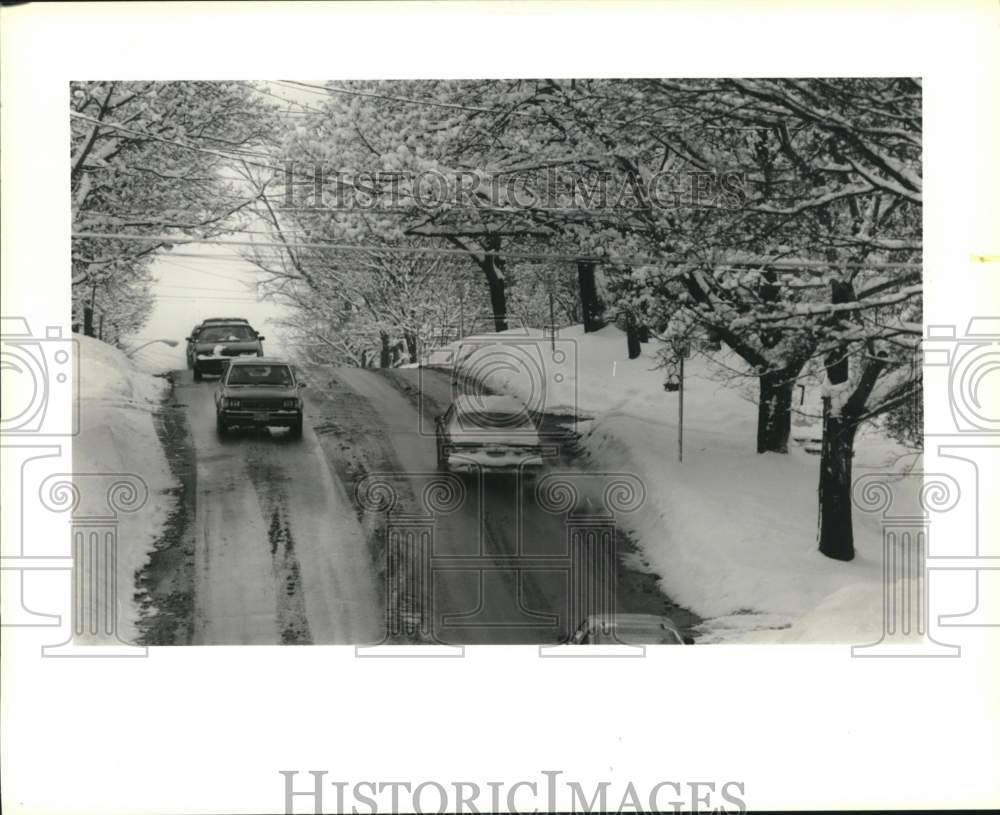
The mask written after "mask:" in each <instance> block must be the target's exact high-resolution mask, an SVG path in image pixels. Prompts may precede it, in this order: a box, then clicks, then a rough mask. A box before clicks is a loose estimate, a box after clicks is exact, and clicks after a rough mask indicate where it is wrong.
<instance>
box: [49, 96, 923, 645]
mask: <svg viewBox="0 0 1000 815" xmlns="http://www.w3.org/2000/svg"><path fill="white" fill-rule="evenodd" d="M921 99H922V87H921V81H920V79H919V78H913V77H878V78H846V79H845V78H837V77H829V78H780V79H741V78H720V79H707V80H691V79H662V78H640V79H628V80H625V79H622V80H618V79H592V78H584V77H581V78H572V79H545V78H541V79H536V78H532V79H517V80H505V79H499V78H498V79H485V80H405V81H352V82H343V81H328V82H311V81H293V80H275V81H262V82H192V81H149V82H145V81H127V82H113V81H105V82H96V81H91V82H73V83H72V85H71V89H70V106H69V111H68V116H69V118H70V126H71V134H72V144H71V170H70V193H71V195H72V201H73V241H72V247H73V257H72V263H73V279H72V292H73V329H74V331H75V332H76V333H77V334H78V335H79V336H80V339H79V342H80V349H81V351H80V370H79V393H80V396H81V403H80V409H81V417H80V418H81V431H80V436H79V438H78V440H77V444H76V446H75V449H74V470H75V471H80V472H88V471H92V470H99V469H101V468H102V467H107V466H108V464H109V463H110V459H109V457H110V456H114V457H115V458H117V459H118V460H120V461H121V464H122V466H123V467H124V469H125V470H126V471H129V472H136V473H139V474H141V475H142V477H143V480H145V481H146V482H147V483H144V484H138V483H136V484H130V485H129V488H130V489H135V490H136V491H137V492H138V491H142V492H143V493H144V494H145V493H146V492H148V493H149V496H148V498H147V499H146V503H145V506H144V507H142V508H141V509H139V510H138V511H137V513H136V518H135V519H134V521H133V523H134V525H135V527H136V531H135V535H134V536H130V537H131V539H130V540H129V541H128V546H130V547H133V550H132V551H127V552H126V551H123V548H124V547H123V545H121V544H120V545H119V547H118V551H117V552H111V551H107V552H106V551H104V550H103V549H100V548H98V549H94V550H91V549H90V548H89V547H90V543H89V538H88V537H87V536H85V535H84V536H81V538H80V546H82V547H83V549H81V551H80V552H79V553H78V554H80V555H81V557H80V558H79V562H80V563H81V564H86V565H87V566H88V567H93V568H94V569H96V570H102V569H104V568H105V566H106V562H111V563H113V562H116V560H119V559H120V563H119V564H118V565H119V567H120V568H118V569H117V578H118V579H117V583H116V586H117V589H118V597H117V600H118V603H117V604H116V605H114V607H115V608H116V609H117V614H118V615H119V616H118V618H117V619H114V620H110V621H108V620H92V621H84V620H82V619H81V621H80V622H81V623H85V622H86V624H81V625H80V626H79V627H78V634H79V635H80V636H81V637H84V638H86V637H87V636H88V634H90V633H92V629H93V628H95V627H96V629H97V632H98V636H105V632H106V631H108V630H110V629H114V630H115V634H116V636H117V637H118V638H120V639H121V640H123V641H126V642H129V641H134V642H137V643H140V644H147V645H189V644H201V645H251V644H279V643H280V644H300V645H308V644H314V643H316V644H323V643H352V644H364V645H377V644H392V643H395V644H405V645H416V644H444V645H462V644H473V643H474V644H504V643H507V644H517V643H541V644H551V645H556V644H559V643H569V644H598V645H618V644H622V645H645V644H656V645H659V644H664V645H665V644H673V645H682V644H692V643H693V644H710V643H719V642H800V643H801V642H805V643H823V642H850V643H853V644H858V645H860V644H863V643H864V642H865V641H866V640H867V641H870V642H875V641H877V640H878V639H879V635H880V634H881V633H882V632H883V627H884V626H885V625H886V624H887V623H888V624H891V625H893V626H897V628H898V630H896V631H894V632H893V634H894V636H903V637H905V636H906V635H912V636H913V637H920V636H921V635H922V634H924V633H925V629H924V621H923V620H922V619H921V617H920V610H919V608H918V607H917V606H916V605H914V606H913V607H912V608H906V609H903V608H902V606H901V608H900V611H901V612H902V616H901V618H900V619H898V620H896V619H891V620H884V619H883V614H882V602H883V593H884V592H885V591H889V592H890V593H897V592H898V594H899V596H900V597H902V596H903V594H904V593H906V592H909V591H916V588H915V585H914V586H913V587H911V586H910V585H909V583H908V582H907V581H911V582H912V581H913V580H915V578H916V575H917V573H918V571H919V564H920V562H921V559H922V558H923V556H924V552H923V549H922V543H921V541H920V540H917V539H914V540H913V541H904V540H903V539H902V538H900V539H899V540H897V541H895V542H891V543H890V542H888V541H883V536H882V529H881V526H880V523H879V518H878V516H877V515H876V514H874V513H872V512H871V511H870V510H871V508H872V507H871V506H870V504H872V502H875V501H877V500H878V498H879V496H880V495H881V493H882V492H884V491H887V490H891V491H892V494H893V498H894V500H895V502H896V503H897V505H901V504H905V505H907V506H909V507H910V508H911V510H912V511H913V512H916V511H917V510H918V508H919V501H920V497H919V491H920V487H921V483H920V480H919V479H916V478H909V477H908V476H909V474H910V473H911V472H912V471H913V470H914V469H915V467H916V466H918V464H919V460H920V455H921V443H922V432H921V425H922V415H923V411H922V395H921V379H922V364H921V361H920V337H921V334H922V331H923V327H922V272H921V268H922V254H921V249H922V229H921V226H922V223H921V215H922V208H921V188H922V181H921V176H922V134H921V113H922V106H921ZM220 315H222V316H220ZM125 428H128V429H129V430H130V432H128V433H127V434H125V433H122V432H121V431H122V430H124V429H125ZM150 481H151V482H153V484H150V483H149V482H150ZM866 510H868V512H867V513H866ZM140 525H141V526H140ZM917 531H918V528H917V527H915V528H914V538H916V535H917ZM140 542H141V545H140ZM884 547H886V549H885V551H884ZM883 555H887V556H888V557H890V558H891V559H892V561H893V563H894V567H893V570H892V571H891V572H890V573H889V574H888V575H887V574H886V573H885V572H884V571H883ZM91 558H94V560H91ZM887 578H888V580H887ZM83 582H84V583H85V584H86V585H88V586H90V587H93V588H94V589H96V590H97V591H98V592H100V591H101V586H100V585H99V581H97V580H92V579H91V578H90V577H88V576H87V575H86V574H84V575H83ZM92 599H93V602H91V598H90V597H89V593H88V596H87V597H85V598H83V602H82V606H83V607H84V608H94V609H98V610H100V609H104V608H110V607H112V605H111V604H109V603H106V602H104V601H103V599H102V597H95V598H92ZM95 624H96V625H95Z"/></svg>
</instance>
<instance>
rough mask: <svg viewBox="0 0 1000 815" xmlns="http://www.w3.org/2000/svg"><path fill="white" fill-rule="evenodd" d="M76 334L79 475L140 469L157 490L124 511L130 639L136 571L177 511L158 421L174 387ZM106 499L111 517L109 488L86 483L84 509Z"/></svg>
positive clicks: (120, 574) (124, 590)
mask: <svg viewBox="0 0 1000 815" xmlns="http://www.w3.org/2000/svg"><path fill="white" fill-rule="evenodd" d="M74 339H76V340H77V341H78V342H79V346H78V347H79V351H80V365H79V371H80V379H79V382H77V383H75V384H76V387H77V393H78V394H79V397H80V434H79V436H77V437H76V438H75V439H74V442H73V470H74V472H75V473H79V474H83V473H96V474H110V473H123V474H134V475H137V476H139V477H140V478H141V479H142V480H143V481H145V484H146V486H147V487H148V490H149V495H148V498H147V499H146V502H145V504H144V505H143V506H142V507H141V508H140V509H138V510H137V511H135V512H132V513H125V512H122V513H119V514H118V519H119V524H118V560H117V564H116V576H117V594H118V596H117V601H118V633H119V636H120V637H121V638H122V639H125V640H132V639H134V638H135V636H136V634H137V630H136V620H137V618H138V609H137V605H136V603H135V598H134V596H133V595H134V593H135V573H136V571H137V570H139V569H141V568H142V566H143V565H144V564H145V563H146V561H147V559H148V557H149V553H150V552H151V551H152V549H153V545H154V543H155V541H156V540H157V538H158V537H159V536H160V533H161V531H162V529H163V525H164V522H165V520H166V518H167V514H168V512H169V510H170V501H169V500H165V499H164V496H165V493H166V491H167V490H170V489H172V488H174V487H176V481H175V479H174V478H173V476H172V475H171V473H170V468H169V466H168V464H167V460H166V458H165V456H164V454H163V450H162V448H161V446H160V442H159V440H158V438H157V435H156V427H155V425H154V419H153V414H154V412H155V411H156V409H157V407H158V405H159V404H160V401H161V400H162V398H163V396H164V395H165V393H166V391H167V390H168V387H169V386H168V384H167V383H166V381H165V380H163V379H160V378H157V377H154V376H151V375H150V374H148V373H144V372H142V371H140V370H138V369H137V368H136V367H135V366H134V365H133V364H132V361H131V360H130V359H129V358H128V357H126V356H125V354H123V353H122V352H121V351H119V350H117V349H115V348H113V347H112V346H110V345H107V344H105V343H103V342H101V341H99V340H96V339H91V338H89V337H84V336H79V335H76V336H74ZM80 480H81V481H82V480H83V479H80ZM95 483H97V484H100V485H103V483H104V482H103V481H97V482H95ZM171 500H172V499H171ZM102 503H103V505H104V507H103V514H105V515H106V514H108V512H109V509H110V508H109V507H108V506H107V499H106V497H105V494H104V492H103V490H101V491H100V494H97V492H96V491H93V490H90V489H84V488H83V487H82V485H81V505H80V507H79V508H78V510H77V511H78V512H79V513H82V514H91V513H102V508H101V504H102Z"/></svg>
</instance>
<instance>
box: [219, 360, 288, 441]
mask: <svg viewBox="0 0 1000 815" xmlns="http://www.w3.org/2000/svg"><path fill="white" fill-rule="evenodd" d="M305 386H306V383H305V382H303V381H301V380H300V379H299V378H298V376H297V373H296V370H295V367H294V366H292V365H290V364H289V363H287V362H283V361H281V360H275V359H267V358H263V357H261V358H259V359H258V358H254V359H240V358H236V359H233V360H232V362H230V363H229V366H228V367H227V368H226V370H225V371H224V372H223V374H222V377H221V378H220V379H219V385H218V387H217V388H216V390H215V429H216V431H217V432H218V434H219V435H220V436H224V435H225V434H226V432H227V431H228V430H229V428H231V427H254V428H263V427H287V428H288V429H289V431H290V434H291V436H292V438H299V437H301V436H302V395H301V390H302V388H304V387H305Z"/></svg>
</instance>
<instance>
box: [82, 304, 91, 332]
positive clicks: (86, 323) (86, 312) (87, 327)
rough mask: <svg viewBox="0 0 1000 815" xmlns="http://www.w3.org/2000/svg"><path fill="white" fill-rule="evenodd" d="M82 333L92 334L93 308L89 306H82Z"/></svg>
mask: <svg viewBox="0 0 1000 815" xmlns="http://www.w3.org/2000/svg"><path fill="white" fill-rule="evenodd" d="M83 334H84V336H86V337H93V336H94V309H92V308H91V307H90V306H84V307H83Z"/></svg>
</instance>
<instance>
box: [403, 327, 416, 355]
mask: <svg viewBox="0 0 1000 815" xmlns="http://www.w3.org/2000/svg"><path fill="white" fill-rule="evenodd" d="M403 339H404V340H405V341H406V353H407V354H408V355H409V357H410V362H416V361H417V335H416V334H414V333H413V332H412V331H404V332H403Z"/></svg>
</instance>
